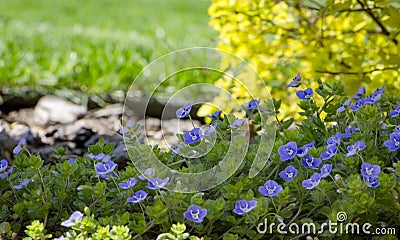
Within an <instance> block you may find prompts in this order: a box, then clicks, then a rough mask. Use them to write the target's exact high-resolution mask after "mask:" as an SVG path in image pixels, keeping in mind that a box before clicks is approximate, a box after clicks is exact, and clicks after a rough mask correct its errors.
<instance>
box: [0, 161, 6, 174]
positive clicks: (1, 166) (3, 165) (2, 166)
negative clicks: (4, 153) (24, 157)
mask: <svg viewBox="0 0 400 240" xmlns="http://www.w3.org/2000/svg"><path fill="white" fill-rule="evenodd" d="M7 167H8V162H7V160H5V159H2V160H1V161H0V173H2V172H4V171H6V169H7Z"/></svg>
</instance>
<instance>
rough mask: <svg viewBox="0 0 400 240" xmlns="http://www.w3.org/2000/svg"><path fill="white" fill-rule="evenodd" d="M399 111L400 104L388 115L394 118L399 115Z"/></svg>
mask: <svg viewBox="0 0 400 240" xmlns="http://www.w3.org/2000/svg"><path fill="white" fill-rule="evenodd" d="M399 113H400V104H399V105H397V106H396V108H395V109H394V110H393V111H391V112H390V117H392V118H394V117H397V116H399Z"/></svg>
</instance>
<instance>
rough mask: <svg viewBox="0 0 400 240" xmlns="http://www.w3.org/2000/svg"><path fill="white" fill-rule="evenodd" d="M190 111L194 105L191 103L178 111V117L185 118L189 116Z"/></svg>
mask: <svg viewBox="0 0 400 240" xmlns="http://www.w3.org/2000/svg"><path fill="white" fill-rule="evenodd" d="M190 110H192V104H190V103H189V104H187V105H185V106H184V107H182V108H179V109H178V110H176V116H177V117H178V118H184V117H186V116H187V115H189V113H190Z"/></svg>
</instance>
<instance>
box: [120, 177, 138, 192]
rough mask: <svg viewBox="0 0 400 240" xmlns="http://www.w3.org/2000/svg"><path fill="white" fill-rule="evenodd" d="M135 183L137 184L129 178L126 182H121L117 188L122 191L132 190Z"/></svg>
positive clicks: (133, 179)
mask: <svg viewBox="0 0 400 240" xmlns="http://www.w3.org/2000/svg"><path fill="white" fill-rule="evenodd" d="M136 183H137V180H136V179H135V178H129V179H128V180H126V182H122V183H120V184H118V186H119V187H120V188H122V189H129V188H133V186H135V184H136Z"/></svg>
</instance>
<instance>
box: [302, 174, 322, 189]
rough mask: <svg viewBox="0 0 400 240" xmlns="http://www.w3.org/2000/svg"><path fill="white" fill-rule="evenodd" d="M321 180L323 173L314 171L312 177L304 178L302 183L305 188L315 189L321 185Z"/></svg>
mask: <svg viewBox="0 0 400 240" xmlns="http://www.w3.org/2000/svg"><path fill="white" fill-rule="evenodd" d="M320 181H321V175H320V174H318V173H314V174H313V175H312V176H311V178H310V179H307V180H304V181H303V182H302V185H303V187H304V188H305V189H313V188H315V187H317V186H318V185H319V182H320Z"/></svg>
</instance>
